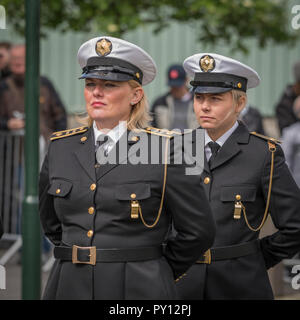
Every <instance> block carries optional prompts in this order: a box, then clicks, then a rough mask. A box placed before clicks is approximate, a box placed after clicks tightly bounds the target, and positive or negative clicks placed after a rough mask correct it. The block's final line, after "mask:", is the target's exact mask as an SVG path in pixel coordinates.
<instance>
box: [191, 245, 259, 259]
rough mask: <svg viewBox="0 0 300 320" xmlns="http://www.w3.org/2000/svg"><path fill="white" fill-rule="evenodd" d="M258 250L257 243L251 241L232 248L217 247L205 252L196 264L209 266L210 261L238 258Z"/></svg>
mask: <svg viewBox="0 0 300 320" xmlns="http://www.w3.org/2000/svg"><path fill="white" fill-rule="evenodd" d="M259 250H260V246H259V241H258V240H255V241H251V242H246V243H241V244H237V245H234V246H226V247H217V248H211V249H209V250H207V251H206V252H205V253H204V254H203V255H202V256H201V257H200V258H199V260H197V261H196V263H206V264H210V263H211V262H212V261H220V260H229V259H234V258H240V257H244V256H248V255H250V254H253V253H256V252H258V251H259Z"/></svg>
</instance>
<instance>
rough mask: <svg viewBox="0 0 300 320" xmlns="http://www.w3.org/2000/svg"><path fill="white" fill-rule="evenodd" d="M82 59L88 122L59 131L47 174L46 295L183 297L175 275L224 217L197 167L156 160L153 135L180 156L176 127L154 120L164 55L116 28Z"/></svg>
mask: <svg viewBox="0 0 300 320" xmlns="http://www.w3.org/2000/svg"><path fill="white" fill-rule="evenodd" d="M78 61H79V64H80V66H81V68H82V70H83V73H82V75H81V78H82V79H84V80H83V81H85V88H84V97H85V101H86V111H87V113H88V119H87V120H88V121H87V122H88V125H87V126H86V127H80V128H76V129H73V130H67V131H63V132H57V133H54V134H53V135H52V137H51V140H52V141H51V143H50V146H49V150H48V155H47V157H46V159H45V162H44V165H43V168H42V171H41V176H40V216H41V222H42V225H43V228H44V231H45V234H46V236H47V237H48V238H49V239H50V240H51V241H52V242H53V243H54V245H55V249H54V256H55V258H56V259H57V260H56V262H55V264H54V266H53V269H52V272H51V274H50V277H49V280H48V283H47V286H46V289H45V293H44V299H118V300H119V299H175V298H176V297H177V294H176V287H175V281H176V280H178V281H179V279H181V278H182V276H183V274H184V273H185V272H186V270H187V269H188V268H189V267H190V266H191V265H192V264H193V263H194V262H195V261H196V259H197V258H198V255H199V252H204V251H205V250H207V249H208V248H209V247H210V246H211V244H212V241H213V237H214V233H215V225H214V222H213V219H212V215H211V211H210V208H209V204H208V201H207V199H206V197H205V193H204V189H203V187H202V186H200V185H199V180H198V178H197V176H187V175H185V165H184V164H182V165H175V164H172V161H171V163H169V164H168V162H167V161H158V162H156V163H155V164H152V163H151V162H150V161H148V160H151V158H152V157H151V155H153V152H157V149H156V150H155V151H152V149H151V148H152V147H153V145H154V146H160V145H164V148H163V150H164V151H165V153H164V154H160V155H159V156H160V159H165V155H166V154H167V153H169V152H170V154H171V156H172V139H173V136H172V134H171V133H170V132H168V131H165V132H161V131H159V130H154V129H145V128H146V127H147V122H148V120H149V116H148V112H147V105H146V96H145V93H144V89H143V86H144V85H146V84H148V83H150V82H151V81H152V80H153V79H154V77H155V74H156V66H155V63H154V62H153V60H152V58H151V57H150V56H149V55H148V54H147V53H146V52H145V51H144V50H142V49H141V48H139V47H138V46H136V45H134V44H132V43H129V42H127V41H124V40H121V39H117V38H113V37H97V38H94V39H91V40H89V41H87V42H85V43H84V44H83V45H82V46H81V47H80V49H79V51H78ZM153 137H155V138H156V140H153V139H152V138H153ZM145 141H146V142H145ZM153 142H155V143H154V144H153ZM138 146H139V147H138ZM166 151H167V152H166ZM139 159H140V161H137V160H139ZM170 160H171V159H170ZM195 194H197V197H194V195H195ZM171 225H173V226H174V228H175V229H176V231H177V235H176V237H172V238H171V237H169V231H170V229H171Z"/></svg>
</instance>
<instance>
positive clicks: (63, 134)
mask: <svg viewBox="0 0 300 320" xmlns="http://www.w3.org/2000/svg"><path fill="white" fill-rule="evenodd" d="M88 128H89V127H79V128H74V129H69V130H63V131H57V132H54V133H53V134H52V135H51V137H50V140H56V139H61V138H65V137H69V136H73V135H75V134H78V133H82V132H85V131H87V130H88Z"/></svg>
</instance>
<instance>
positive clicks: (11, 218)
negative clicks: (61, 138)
mask: <svg viewBox="0 0 300 320" xmlns="http://www.w3.org/2000/svg"><path fill="white" fill-rule="evenodd" d="M23 186H24V132H23V131H18V132H5V131H0V215H1V219H2V222H3V228H4V234H3V237H2V239H1V242H3V241H9V242H11V243H12V245H11V246H10V247H9V249H8V250H6V252H5V254H4V255H3V256H2V257H1V258H0V264H1V265H5V264H6V262H7V261H8V260H9V259H10V258H11V257H12V256H13V255H14V254H15V253H16V252H17V251H18V250H19V249H20V248H21V246H22V238H21V235H20V233H21V213H22V201H23V190H24V187H23Z"/></svg>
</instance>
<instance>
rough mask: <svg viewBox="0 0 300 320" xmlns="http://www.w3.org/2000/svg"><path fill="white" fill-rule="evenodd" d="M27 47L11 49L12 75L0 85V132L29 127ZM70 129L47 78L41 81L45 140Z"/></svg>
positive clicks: (58, 98) (64, 113)
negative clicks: (26, 124) (25, 94)
mask: <svg viewBox="0 0 300 320" xmlns="http://www.w3.org/2000/svg"><path fill="white" fill-rule="evenodd" d="M25 52H26V50H25V46H24V45H15V46H13V47H12V48H11V50H10V54H11V58H10V69H11V75H9V76H8V77H6V78H5V79H4V80H2V81H1V83H0V130H10V131H13V130H23V129H24V127H25V119H24V117H25V103H24V93H25ZM66 127H67V116H66V111H65V107H64V105H63V103H62V101H61V99H60V97H59V95H58V93H57V92H56V91H55V89H54V87H53V85H52V83H51V82H50V80H49V79H47V78H46V77H41V78H40V132H41V135H42V136H43V137H44V139H45V141H48V138H49V137H50V135H51V134H52V133H53V132H54V131H57V130H64V129H66Z"/></svg>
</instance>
